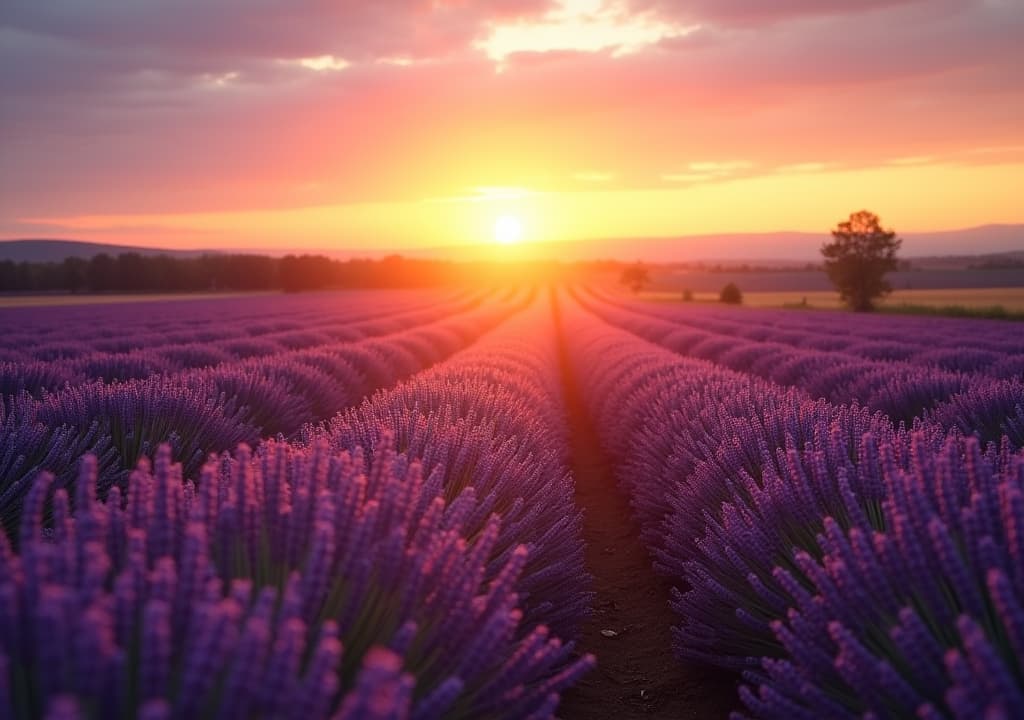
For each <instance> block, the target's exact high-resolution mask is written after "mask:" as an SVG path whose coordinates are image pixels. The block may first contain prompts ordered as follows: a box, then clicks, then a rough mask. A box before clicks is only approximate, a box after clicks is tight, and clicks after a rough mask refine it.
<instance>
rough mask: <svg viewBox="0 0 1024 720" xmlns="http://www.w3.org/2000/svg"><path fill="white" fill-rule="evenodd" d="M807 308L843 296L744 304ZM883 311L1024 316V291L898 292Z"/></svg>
mask: <svg viewBox="0 0 1024 720" xmlns="http://www.w3.org/2000/svg"><path fill="white" fill-rule="evenodd" d="M641 298H643V299H648V300H655V301H660V302H678V301H681V299H682V294H681V292H666V291H657V292H648V293H643V294H642V295H641ZM693 298H694V300H695V301H697V302H717V300H718V293H700V292H697V293H694V294H693ZM805 300H806V307H808V308H809V309H816V310H838V309H841V308H842V307H843V306H842V303H840V302H839V294H838V293H836V292H833V291H824V290H822V291H811V292H798V291H792V292H785V291H772V292H745V293H743V304H744V305H746V306H748V307H767V308H773V307H774V308H778V307H794V306H800V307H803V305H804V301H805ZM881 305H882V307H883V309H889V310H892V311H894V312H899V311H904V310H905V311H907V312H921V311H927V309H928V308H931V309H935V310H947V309H949V308H953V307H959V308H965V309H967V310H968V311H970V310H987V309H991V308H994V307H996V306H999V307H1002V308H1003V310H1005V311H1006V312H1007V313H1010V314H1018V313H1024V287H1012V288H956V289H945V290H896V291H894V292H893V293H892V294H891V295H889V296H888V297H887V298H886V299H885V300H884V301H883V303H882V304H881Z"/></svg>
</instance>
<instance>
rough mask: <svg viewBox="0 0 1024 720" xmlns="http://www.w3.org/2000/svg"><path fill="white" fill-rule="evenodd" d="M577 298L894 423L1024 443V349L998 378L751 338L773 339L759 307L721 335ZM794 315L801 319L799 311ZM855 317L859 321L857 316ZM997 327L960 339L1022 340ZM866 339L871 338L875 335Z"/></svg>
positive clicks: (649, 331)
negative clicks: (924, 422) (923, 422)
mask: <svg viewBox="0 0 1024 720" xmlns="http://www.w3.org/2000/svg"><path fill="white" fill-rule="evenodd" d="M575 296H576V298H577V299H578V300H579V301H580V302H582V303H583V304H584V305H585V306H586V307H587V308H589V309H590V310H591V311H593V312H594V313H596V314H598V315H599V316H601V317H602V318H603V319H604V320H606V321H607V322H609V323H611V324H613V325H616V326H618V327H621V328H624V329H626V330H629V331H630V332H633V333H635V334H638V335H641V336H642V337H644V338H645V339H647V340H650V341H652V342H655V343H657V344H659V345H662V346H664V347H666V348H668V349H670V350H673V351H675V352H678V353H680V354H683V355H686V356H689V357H694V358H699V359H703V360H708V361H711V362H714V363H716V364H718V365H722V366H725V367H728V368H730V369H733V370H737V371H739V372H743V373H749V374H752V375H756V376H758V377H762V378H765V379H766V380H770V381H772V382H775V383H778V384H780V385H786V386H793V387H797V388H800V389H802V390H804V391H806V392H807V394H808V395H809V396H810V397H813V398H819V397H821V398H825V399H826V400H829V401H830V402H834V403H844V404H851V403H860V404H863V405H865V406H867V407H869V408H871V409H872V410H880V411H882V412H884V413H885V414H886V415H888V416H889V417H890V418H891V419H892V420H893V421H894V422H904V423H906V424H908V425H911V424H912V423H913V422H914V421H915V420H917V419H922V418H927V419H929V420H930V421H932V422H937V423H939V424H941V425H943V426H944V427H946V428H958V429H959V430H960V431H961V432H963V433H964V434H973V435H975V436H977V437H978V438H979V439H980V440H981V441H982V442H990V441H993V440H998V439H999V438H1001V437H1003V436H1004V435H1006V436H1009V437H1010V439H1011V441H1012V442H1013V443H1014V444H1015V445H1016V446H1018V447H1021V446H1024V376H1021V372H1022V370H1024V364H1022V363H1024V352H1019V351H1011V350H1006V352H1005V353H1004V354H1003V360H1002V361H1001V363H1000V364H997V365H995V366H993V368H994V369H999V368H1001V370H1000V373H999V374H1005V375H1006V377H997V376H993V375H989V374H986V372H985V371H983V370H982V369H980V368H975V369H974V370H972V371H969V372H968V371H963V370H943V369H941V368H938V367H935V366H933V365H929V364H926V363H924V362H918V361H917V360H903V359H868V358H864V357H858V356H856V355H852V354H849V353H846V352H835V351H825V350H817V349H814V348H813V347H810V346H794V345H790V344H786V343H783V342H775V341H772V340H754V339H747V338H748V336H755V335H757V336H760V335H762V334H764V333H769V334H768V335H767V336H766V337H772V336H771V335H770V333H771V332H773V330H772V329H770V328H767V329H765V328H758V327H757V324H756V323H757V318H759V317H761V315H760V314H757V313H751V314H749V315H748V314H747V313H746V311H739V313H738V314H737V315H735V317H734V318H733V319H732V320H730V323H731V324H732V325H734V326H742V325H743V323H747V324H748V325H749V326H750V331H749V332H747V333H745V334H744V335H740V334H724V333H723V332H720V331H717V330H714V329H711V328H713V327H715V324H714V323H711V324H709V326H708V329H703V325H701V324H700V323H701V320H700V318H701V317H702V312H701V311H696V312H694V313H693V315H692V316H689V315H687V314H686V313H685V312H683V311H678V312H674V313H670V314H673V316H674V318H673V320H667V319H663V318H662V317H660V314H661V313H659V311H657V310H652V309H648V307H649V305H648V306H644V307H642V306H640V305H639V304H622V303H614V302H608V301H605V300H599V299H598V298H597V297H595V296H592V295H590V294H589V293H586V292H577V293H576V294H575ZM661 312H662V313H663V312H664V311H661ZM791 314H792V315H796V316H798V317H799V313H791ZM850 322H851V323H853V324H856V322H858V320H851V321H850ZM983 327H989V326H983ZM997 327H998V328H999V329H1000V330H1001V331H1002V337H1001V339H1000V338H999V337H992V335H994V333H993V332H991V331H980V332H978V336H977V337H975V335H973V334H972V333H971V331H970V330H967V331H965V332H964V334H963V335H962V336H961V337H960V338H959V342H960V343H961V345H970V346H972V348H974V347H975V346H976V345H977V344H981V343H983V342H985V338H986V337H988V338H989V342H990V343H1002V344H1003V345H1005V346H1006V347H1008V348H1009V347H1016V346H1018V345H1020V344H1021V342H1022V341H1021V340H1020V339H1019V338H1017V337H1016V336H1015V335H1013V334H1012V333H1010V332H1007V325H1006V323H1002V324H999V325H998V326H997ZM867 329H870V326H869V327H868V328H867ZM775 331H776V332H777V330H775ZM861 340H864V341H865V342H868V343H870V342H871V338H870V337H864V338H861ZM925 341H926V340H922V342H925ZM950 352H952V353H954V354H955V353H964V356H965V357H966V356H967V355H970V354H971V353H972V352H973V350H971V349H963V348H962V347H961V348H960V349H955V350H951V351H950ZM978 352H982V351H980V350H979V351H978ZM985 352H989V353H990V354H992V353H991V351H985ZM1003 371H1005V372H1003Z"/></svg>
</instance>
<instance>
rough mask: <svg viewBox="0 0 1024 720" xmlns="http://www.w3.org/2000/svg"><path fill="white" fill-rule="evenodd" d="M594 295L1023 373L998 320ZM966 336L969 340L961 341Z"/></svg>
mask: <svg viewBox="0 0 1024 720" xmlns="http://www.w3.org/2000/svg"><path fill="white" fill-rule="evenodd" d="M592 293H593V294H594V296H595V297H596V298H599V299H601V300H603V301H605V302H614V303H616V304H619V305H621V306H622V307H626V308H631V309H634V310H642V311H643V312H645V313H649V314H651V315H655V316H656V317H661V318H663V319H666V320H671V321H672V322H675V323H676V324H679V325H685V326H689V327H692V328H696V329H701V330H706V331H708V332H712V333H716V334H720V335H729V336H733V337H737V338H743V339H746V340H758V341H765V342H772V343H778V344H780V345H789V346H792V347H799V348H808V349H812V350H824V351H828V352H841V353H844V354H848V355H853V356H855V357H859V358H863V359H867V360H909V361H913V362H915V363H918V364H921V365H929V366H932V367H936V368H939V369H942V370H954V371H957V370H958V371H963V372H984V373H985V374H987V375H991V376H993V377H1002V378H1011V377H1018V376H1020V375H1021V374H1022V373H1024V360H1022V359H1021V355H1022V354H1024V335H1022V334H1021V333H1019V332H1014V331H1013V327H1014V326H1012V325H1009V326H1008V325H1007V323H1006V322H1003V321H996V320H976V319H967V320H965V319H956V318H935V317H927V318H924V317H915V316H892V315H878V314H857V315H852V316H842V321H841V322H840V321H838V318H837V316H836V315H835V314H833V313H827V312H826V313H822V312H808V313H795V312H792V311H790V310H771V309H763V308H743V309H739V308H735V307H721V306H716V305H693V304H689V305H687V306H685V307H680V306H679V305H672V304H663V305H659V304H653V303H641V302H632V301H627V300H621V299H618V298H614V297H613V296H611V295H608V294H605V293H601V292H599V291H596V290H592ZM965 340H966V341H965Z"/></svg>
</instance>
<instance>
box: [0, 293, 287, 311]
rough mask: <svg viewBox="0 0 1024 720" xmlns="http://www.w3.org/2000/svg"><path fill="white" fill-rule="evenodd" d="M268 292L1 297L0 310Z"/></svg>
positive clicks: (208, 297)
mask: <svg viewBox="0 0 1024 720" xmlns="http://www.w3.org/2000/svg"><path fill="white" fill-rule="evenodd" d="M272 294H274V293H266V292H216V293H135V294H125V295H117V294H112V295H0V308H16V307H50V306H58V305H107V304H114V303H134V302H155V301H160V300H216V299H220V298H232V297H250V296H251V297H258V296H261V295H272Z"/></svg>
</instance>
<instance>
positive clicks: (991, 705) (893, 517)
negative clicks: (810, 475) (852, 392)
mask: <svg viewBox="0 0 1024 720" xmlns="http://www.w3.org/2000/svg"><path fill="white" fill-rule="evenodd" d="M894 455H895V453H894V451H893V448H891V447H889V446H882V447H881V448H880V449H879V450H878V458H879V462H880V464H881V467H882V469H883V478H882V479H883V482H884V483H885V487H886V491H887V492H886V498H885V500H884V501H883V503H882V517H881V518H880V520H881V521H882V522H881V523H879V522H877V521H876V522H874V523H872V522H867V521H866V519H865V518H860V519H859V520H855V521H853V522H851V523H849V524H848V527H847V528H845V529H844V523H842V522H839V521H838V520H836V519H832V518H827V519H826V520H825V522H824V528H823V530H822V532H821V533H820V536H819V537H818V538H817V541H818V544H819V545H820V548H821V553H820V555H819V556H817V557H816V556H814V555H812V554H811V553H808V552H797V553H795V555H794V557H793V561H794V565H795V569H791V568H787V567H783V566H780V567H777V568H776V569H775V571H774V574H775V577H776V580H777V581H778V582H779V583H780V584H781V585H782V586H783V587H788V588H791V589H792V591H793V593H792V604H791V607H790V609H789V610H788V612H787V613H786V615H784V616H780V617H779V618H778V619H777V620H775V621H774V622H773V623H772V629H773V631H774V633H775V635H776V638H777V640H778V642H779V643H780V644H781V645H782V646H783V647H784V648H785V650H786V653H785V657H784V658H783V659H778V660H766V661H765V662H764V664H763V668H762V669H761V670H759V671H755V672H751V673H749V674H748V676H747V677H748V680H749V681H750V682H751V684H752V687H748V688H746V689H745V690H744V691H743V693H742V697H743V699H744V702H745V703H746V704H747V706H748V707H749V708H750V709H751V711H752V712H753V713H754V714H755V715H756V716H757V717H760V718H801V717H803V718H811V717H822V716H827V717H834V718H860V717H869V716H870V717H878V718H897V717H908V716H912V715H916V716H918V717H922V718H955V719H956V720H967V719H968V718H980V717H987V718H997V717H1012V716H1014V715H1015V714H1016V713H1017V712H1019V710H1020V708H1021V707H1024V674H1022V672H1021V665H1020V658H1021V657H1024V634H1022V627H1024V624H1022V622H1021V621H1022V612H1024V611H1022V602H1024V572H1022V569H1024V545H1022V544H1021V538H1022V536H1021V532H1020V529H1021V527H1024V455H1022V454H1017V455H1009V454H1006V453H1004V454H1003V455H1002V456H1001V457H997V458H995V460H994V461H993V458H991V457H989V458H986V457H984V456H983V455H982V452H981V449H980V447H979V445H978V443H977V441H976V440H975V439H974V438H968V439H967V440H966V441H965V442H964V443H963V447H962V448H961V446H960V444H959V443H958V441H957V440H956V439H955V438H951V439H949V440H948V441H947V442H946V443H945V444H944V446H943V447H942V448H941V450H940V451H939V452H937V453H936V452H934V451H933V450H932V448H931V447H930V444H929V443H928V442H927V441H925V440H924V439H923V438H921V437H920V436H917V437H915V438H914V442H913V447H912V462H911V464H910V466H909V467H908V468H907V469H902V468H900V467H899V463H898V462H897V461H896V459H895V456H894ZM879 525H880V526H879Z"/></svg>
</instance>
